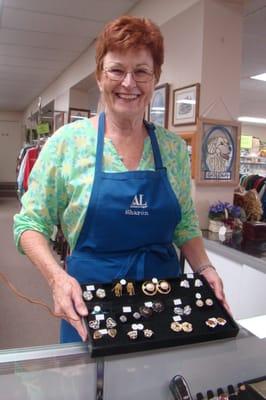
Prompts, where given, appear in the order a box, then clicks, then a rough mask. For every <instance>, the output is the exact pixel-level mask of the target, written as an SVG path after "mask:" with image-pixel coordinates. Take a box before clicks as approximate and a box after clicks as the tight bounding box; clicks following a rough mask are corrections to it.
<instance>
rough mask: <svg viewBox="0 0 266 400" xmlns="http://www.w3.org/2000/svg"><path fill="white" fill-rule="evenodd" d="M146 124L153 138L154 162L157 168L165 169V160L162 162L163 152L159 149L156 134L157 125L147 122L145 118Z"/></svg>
mask: <svg viewBox="0 0 266 400" xmlns="http://www.w3.org/2000/svg"><path fill="white" fill-rule="evenodd" d="M144 125H145V126H146V128H147V129H148V133H149V136H150V139H151V146H152V151H153V157H154V164H155V169H156V170H158V169H163V168H164V167H163V162H162V157H161V152H160V149H159V145H158V141H157V138H156V135H155V126H154V124H152V123H150V122H147V121H145V120H144Z"/></svg>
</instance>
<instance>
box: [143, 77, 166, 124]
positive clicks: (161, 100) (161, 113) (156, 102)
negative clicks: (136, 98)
mask: <svg viewBox="0 0 266 400" xmlns="http://www.w3.org/2000/svg"><path fill="white" fill-rule="evenodd" d="M168 112H169V84H168V83H164V84H163V85H160V86H157V87H156V88H155V89H154V92H153V95H152V98H151V102H150V104H149V107H148V116H147V119H148V121H150V122H153V123H154V124H156V125H160V126H162V127H163V128H167V127H168Z"/></svg>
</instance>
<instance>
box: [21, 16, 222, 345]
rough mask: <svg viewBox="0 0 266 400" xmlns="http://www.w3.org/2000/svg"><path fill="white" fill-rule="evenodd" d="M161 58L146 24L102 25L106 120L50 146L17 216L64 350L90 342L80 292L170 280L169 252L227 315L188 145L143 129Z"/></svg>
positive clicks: (126, 20)
mask: <svg viewBox="0 0 266 400" xmlns="http://www.w3.org/2000/svg"><path fill="white" fill-rule="evenodd" d="M163 58H164V55H163V38H162V35H161V33H160V30H159V29H158V27H157V26H156V25H155V24H154V23H152V22H151V21H150V20H148V19H145V18H136V17H127V16H124V17H120V18H118V19H117V20H115V21H113V22H111V23H109V24H107V26H106V27H105V29H104V30H103V32H102V34H101V35H100V36H99V38H98V42H97V46H96V77H97V83H98V86H99V90H100V92H101V96H102V100H103V103H104V106H105V112H104V113H101V114H100V115H99V116H96V117H94V118H91V119H84V120H81V121H78V122H74V123H71V124H68V125H66V126H64V127H62V128H61V129H60V130H59V131H58V132H57V133H55V134H54V135H53V136H52V137H51V138H50V139H49V141H48V142H47V144H46V145H45V147H44V148H43V150H42V152H41V154H40V156H39V159H38V161H37V162H36V164H35V167H34V169H33V170H32V173H31V179H30V186H29V190H28V192H26V194H25V195H24V196H23V199H22V205H23V207H22V210H21V212H20V214H18V215H16V216H15V225H14V230H15V239H16V243H17V246H18V247H19V249H20V250H21V251H22V252H24V253H25V254H26V255H27V256H28V257H29V258H30V259H31V260H32V262H33V263H34V264H35V265H36V266H37V268H38V269H39V270H40V271H41V273H42V274H43V275H44V277H45V278H46V279H47V281H48V283H49V285H50V287H51V289H52V292H53V298H54V307H55V312H57V313H59V314H64V315H65V320H63V321H62V327H61V341H62V342H71V341H79V340H81V339H80V337H81V338H82V340H86V337H87V332H86V329H85V328H84V326H83V324H82V318H81V317H82V316H85V315H86V314H87V309H86V306H85V304H84V303H83V300H82V293H81V288H80V283H88V282H111V281H112V280H115V279H119V278H121V277H125V278H130V279H143V278H151V277H158V278H167V277H174V276H177V275H178V274H179V261H178V257H177V253H176V251H175V247H174V244H175V245H176V246H177V247H179V248H180V249H181V250H182V252H183V254H184V256H185V257H186V259H187V260H188V262H189V263H190V265H191V266H192V268H193V270H194V271H197V272H199V273H201V274H203V275H204V277H205V278H206V279H207V281H208V282H209V283H210V285H211V286H212V287H213V289H214V291H215V293H216V296H217V297H218V298H219V299H220V300H221V301H222V302H223V304H224V305H225V306H226V307H227V304H226V300H225V296H224V293H223V287H222V282H221V279H220V278H219V276H218V275H217V272H216V271H215V269H214V267H213V266H212V265H211V263H210V261H209V259H208V257H207V254H206V252H205V250H204V247H203V242H202V238H201V232H200V230H199V226H198V222H197V217H196V214H195V210H194V207H193V203H192V199H191V196H190V189H191V188H190V167H189V158H188V154H187V150H186V146H185V144H184V142H183V140H182V139H181V138H180V137H178V135H175V134H172V133H170V132H168V131H166V130H165V129H163V128H161V127H159V126H155V127H154V126H153V125H150V124H148V123H147V122H145V121H144V120H143V116H144V111H145V108H146V107H147V105H148V104H149V102H150V99H151V96H152V94H153V90H154V87H155V85H156V84H157V83H158V81H159V78H160V73H161V66H162V64H163ZM58 223H60V225H61V227H62V230H63V232H64V235H65V237H66V238H67V240H68V243H69V245H70V248H71V255H70V256H69V257H68V260H67V272H66V271H65V270H63V269H62V268H61V266H60V265H58V263H57V262H56V260H55V258H54V257H53V255H52V253H51V251H50V248H49V244H48V239H49V237H50V236H51V233H52V231H53V227H54V225H57V224H58Z"/></svg>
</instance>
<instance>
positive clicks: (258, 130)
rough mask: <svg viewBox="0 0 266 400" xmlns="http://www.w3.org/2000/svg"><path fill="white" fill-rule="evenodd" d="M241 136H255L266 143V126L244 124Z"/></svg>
mask: <svg viewBox="0 0 266 400" xmlns="http://www.w3.org/2000/svg"><path fill="white" fill-rule="evenodd" d="M241 135H246V136H255V137H257V138H259V139H260V140H262V141H263V142H265V143H266V126H265V125H264V126H262V125H248V124H242V127H241Z"/></svg>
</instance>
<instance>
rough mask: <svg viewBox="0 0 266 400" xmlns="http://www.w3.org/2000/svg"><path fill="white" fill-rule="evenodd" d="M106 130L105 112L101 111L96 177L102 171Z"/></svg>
mask: <svg viewBox="0 0 266 400" xmlns="http://www.w3.org/2000/svg"><path fill="white" fill-rule="evenodd" d="M104 131H105V114H104V112H101V113H100V115H99V126H98V135H97V136H98V137H97V148H96V162H95V177H96V176H97V177H98V176H99V175H100V173H101V172H102V159H103V146H104Z"/></svg>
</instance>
